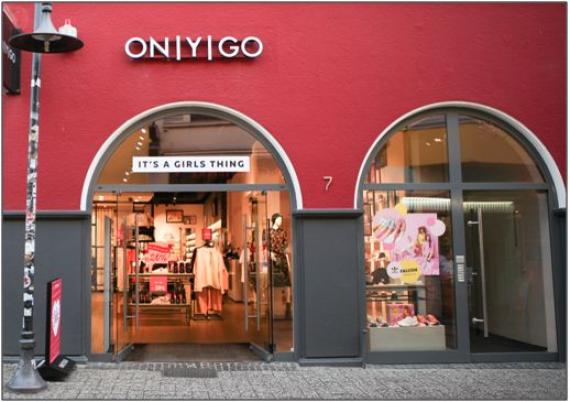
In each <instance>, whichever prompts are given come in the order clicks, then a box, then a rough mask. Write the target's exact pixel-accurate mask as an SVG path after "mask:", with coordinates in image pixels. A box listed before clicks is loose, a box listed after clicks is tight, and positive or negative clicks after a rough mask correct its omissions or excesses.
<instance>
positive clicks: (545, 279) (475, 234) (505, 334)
mask: <svg viewBox="0 0 570 402" xmlns="http://www.w3.org/2000/svg"><path fill="white" fill-rule="evenodd" d="M463 209H464V223H465V242H466V258H467V261H466V262H467V273H468V276H467V281H468V303H469V318H468V319H469V330H470V331H469V333H470V350H471V352H472V353H493V352H532V351H553V350H555V348H556V346H555V345H556V341H555V340H556V339H555V338H556V337H555V327H554V307H553V305H552V303H549V302H548V301H549V300H552V295H551V292H552V283H551V279H549V278H551V272H550V252H549V250H550V246H549V225H548V214H547V211H548V209H547V198H546V194H545V193H544V192H535V191H508V192H507V191H485V192H482V191H481V192H475V191H472V192H465V193H464V204H463ZM549 293H550V294H549Z"/></svg>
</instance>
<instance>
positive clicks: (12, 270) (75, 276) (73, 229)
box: [2, 214, 89, 356]
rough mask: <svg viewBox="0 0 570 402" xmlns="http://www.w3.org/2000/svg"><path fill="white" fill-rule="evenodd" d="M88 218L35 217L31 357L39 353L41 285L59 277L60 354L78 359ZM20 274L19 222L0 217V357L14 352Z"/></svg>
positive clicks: (19, 314)
mask: <svg viewBox="0 0 570 402" xmlns="http://www.w3.org/2000/svg"><path fill="white" fill-rule="evenodd" d="M88 224H89V221H88V217H64V216H62V217H60V218H58V217H56V216H50V217H47V218H45V219H42V218H41V217H40V218H39V219H38V222H37V240H36V250H37V251H36V276H35V306H34V331H35V334H36V355H39V354H43V353H44V345H45V318H46V284H47V282H48V281H50V280H52V279H54V278H56V277H62V278H63V304H62V319H63V321H62V325H63V332H62V353H64V354H67V355H83V354H85V351H84V350H83V337H84V334H83V332H84V331H83V328H84V325H83V324H84V322H83V321H84V320H85V319H86V317H85V312H84V311H82V309H83V306H84V305H85V303H84V300H83V297H84V296H83V293H84V292H83V290H82V289H83V279H82V278H83V277H84V275H83V270H84V269H85V268H84V267H83V265H84V258H83V250H84V249H85V247H84V244H83V243H84V241H85V238H84V236H83V227H84V225H88ZM23 273H24V220H23V216H22V215H15V216H10V215H6V214H5V215H4V217H3V225H2V354H3V355H4V356H10V355H17V354H19V343H18V340H19V338H20V331H21V326H22V311H23V306H22V280H23Z"/></svg>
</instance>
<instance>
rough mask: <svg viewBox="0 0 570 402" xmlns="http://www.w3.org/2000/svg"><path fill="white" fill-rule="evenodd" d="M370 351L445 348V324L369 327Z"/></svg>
mask: <svg viewBox="0 0 570 402" xmlns="http://www.w3.org/2000/svg"><path fill="white" fill-rule="evenodd" d="M368 331H369V332H368V348H369V349H368V350H369V351H371V352H388V351H391V352H392V351H420V350H445V325H436V326H432V327H430V326H427V327H370V328H368Z"/></svg>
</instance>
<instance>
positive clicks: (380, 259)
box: [364, 191, 456, 352]
mask: <svg viewBox="0 0 570 402" xmlns="http://www.w3.org/2000/svg"><path fill="white" fill-rule="evenodd" d="M364 200H365V204H364V205H365V216H364V225H365V228H364V233H365V243H364V244H365V262H366V266H365V273H366V278H367V279H366V299H367V319H368V330H369V332H368V334H369V335H368V336H369V339H368V341H369V342H368V347H369V350H370V351H372V352H374V351H399V350H418V351H419V350H446V349H455V348H456V329H455V328H456V323H455V303H454V290H453V289H454V279H453V264H452V258H453V250H452V236H451V217H450V205H449V193H448V192H445V191H430V192H421V191H366V192H365V193H364ZM446 201H447V202H446Z"/></svg>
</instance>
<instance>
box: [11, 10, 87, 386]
mask: <svg viewBox="0 0 570 402" xmlns="http://www.w3.org/2000/svg"><path fill="white" fill-rule="evenodd" d="M51 10H52V5H51V3H49V2H43V3H41V5H40V4H39V3H36V4H35V9H34V32H32V33H23V34H19V35H15V36H13V37H12V38H10V40H9V43H10V46H12V47H13V48H17V49H21V50H25V51H29V52H33V56H32V80H31V88H32V89H31V96H30V128H29V132H28V172H27V177H26V180H27V181H26V183H27V185H26V226H25V243H24V244H25V247H24V297H23V301H24V317H23V321H22V333H21V338H20V363H19V365H18V369H17V370H16V372H15V373H14V375H13V377H12V378H11V379H10V382H9V383H8V389H10V390H12V391H15V392H37V391H41V390H42V389H45V388H46V387H47V384H46V382H45V381H44V380H43V378H42V377H41V376H40V375H39V373H38V372H37V370H36V365H35V361H34V348H35V345H36V341H35V338H34V328H33V323H34V322H33V310H34V274H35V251H36V195H37V174H38V173H37V172H38V139H39V132H40V114H39V113H40V86H41V81H40V67H41V53H63V52H71V51H74V50H78V49H80V48H81V47H82V46H83V42H81V41H80V40H79V39H77V33H76V32H77V31H76V30H75V29H74V28H73V27H71V25H69V24H66V25H64V26H63V27H61V28H60V30H59V31H57V30H56V29H55V27H54V26H53V24H52V22H51V15H50V14H51ZM46 325H48V324H47V323H46Z"/></svg>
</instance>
